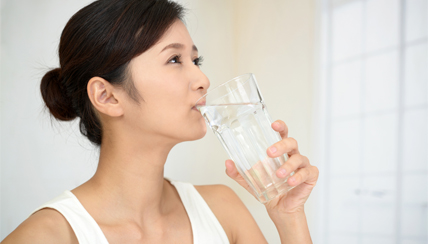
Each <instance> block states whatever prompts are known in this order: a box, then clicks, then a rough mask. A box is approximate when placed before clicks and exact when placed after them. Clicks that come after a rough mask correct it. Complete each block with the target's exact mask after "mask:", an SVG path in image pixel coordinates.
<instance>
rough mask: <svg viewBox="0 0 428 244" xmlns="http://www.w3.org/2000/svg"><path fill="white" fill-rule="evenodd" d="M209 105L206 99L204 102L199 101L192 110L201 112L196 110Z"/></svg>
mask: <svg viewBox="0 0 428 244" xmlns="http://www.w3.org/2000/svg"><path fill="white" fill-rule="evenodd" d="M206 104H207V102H206V100H205V99H204V100H202V101H199V102H198V103H197V104H196V105H195V106H193V107H192V109H194V110H196V111H199V110H198V109H197V108H196V106H205V105H206Z"/></svg>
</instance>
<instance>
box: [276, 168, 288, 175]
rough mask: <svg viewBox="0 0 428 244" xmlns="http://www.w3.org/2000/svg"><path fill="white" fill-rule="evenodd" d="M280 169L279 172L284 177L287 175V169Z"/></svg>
mask: <svg viewBox="0 0 428 244" xmlns="http://www.w3.org/2000/svg"><path fill="white" fill-rule="evenodd" d="M278 171H279V174H280V175H281V176H282V177H284V176H285V174H287V171H286V170H285V169H280V170H278Z"/></svg>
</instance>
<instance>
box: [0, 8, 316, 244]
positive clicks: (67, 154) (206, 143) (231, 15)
mask: <svg viewBox="0 0 428 244" xmlns="http://www.w3.org/2000/svg"><path fill="white" fill-rule="evenodd" d="M89 2H91V1H87V0H73V1H65V0H62V1H58V0H37V1H34V0H18V1H17V0H3V1H2V3H1V23H2V29H1V72H0V78H1V93H0V106H1V115H0V116H1V131H0V133H1V144H0V146H1V175H0V176H1V179H0V183H1V202H0V204H1V211H0V214H1V216H0V219H1V221H0V224H1V226H0V228H1V232H0V239H3V238H4V237H5V236H6V235H7V234H9V233H10V232H11V231H12V230H13V229H14V228H16V226H17V225H18V224H19V223H21V222H22V221H23V220H24V219H25V218H26V217H27V216H28V214H29V213H30V212H31V211H32V210H33V209H34V208H36V207H37V206H39V205H40V204H42V203H44V202H46V201H47V200H49V199H51V198H53V197H55V196H56V195H58V194H60V193H61V192H62V191H63V190H65V189H72V188H74V187H76V186H78V185H79V184H81V183H83V182H84V181H86V180H87V179H88V178H89V177H90V176H91V175H92V174H93V172H94V171H95V169H96V164H97V154H98V153H97V150H96V149H94V148H93V147H92V146H91V145H90V144H89V143H88V142H87V140H86V139H85V138H83V137H82V136H81V135H80V133H79V132H78V128H77V123H76V122H75V123H58V122H53V123H51V122H50V120H49V115H48V113H47V112H44V111H43V103H42V99H41V96H40V92H39V84H40V79H41V77H42V76H43V74H44V73H45V72H46V70H47V68H48V67H56V66H57V65H58V60H57V54H56V51H57V45H58V41H59V37H60V33H61V31H62V28H63V27H64V26H65V23H66V21H67V20H68V19H69V18H70V17H71V15H72V14H73V13H75V12H76V11H77V10H78V9H80V8H81V7H83V6H84V5H86V4H88V3H89ZM179 2H181V3H183V4H184V6H185V7H187V8H188V9H189V11H188V14H187V24H188V28H189V31H190V34H191V35H192V37H193V40H194V42H195V44H196V45H197V46H198V49H199V50H200V53H201V54H202V55H203V56H204V57H205V61H204V64H203V66H202V70H203V71H204V72H205V73H206V74H207V76H208V77H209V78H210V80H211V87H215V86H216V85H219V84H220V83H222V82H224V81H226V80H229V79H231V78H233V77H234V76H237V75H240V74H243V73H246V72H253V73H255V75H256V77H257V80H258V82H259V85H260V88H261V90H262V93H263V95H264V98H265V100H266V103H267V105H268V107H269V112H270V114H271V116H272V118H273V119H282V120H284V121H285V122H286V123H287V124H288V125H289V128H290V136H292V137H295V138H296V139H297V140H298V141H299V145H300V148H301V152H302V153H303V154H306V155H308V156H309V157H310V156H311V147H310V143H311V138H312V137H311V121H312V116H311V114H312V101H313V99H312V89H313V88H312V87H313V85H312V80H313V78H314V72H313V70H314V42H315V41H314V33H315V3H314V1H312V0H287V1H281V0H271V1H263V3H262V1H258V0H245V1H244V0H236V1H229V0H218V1H200V0H199V1H197V0H182V1H179ZM227 158H228V156H227V154H226V152H225V151H224V149H223V148H222V146H221V145H220V142H218V140H217V138H215V136H214V135H213V133H212V132H211V131H208V133H207V135H206V137H205V138H203V139H202V140H199V141H194V142H186V143H182V144H179V145H177V146H176V147H175V148H174V149H173V150H172V152H171V154H170V156H169V158H168V161H167V164H166V169H165V174H166V176H167V177H170V178H173V179H176V180H182V181H188V182H191V183H193V184H225V185H228V186H230V187H231V188H233V189H234V190H235V192H236V193H237V194H238V195H239V196H240V197H241V199H242V200H243V201H244V203H245V204H246V206H247V207H248V208H249V210H250V211H251V213H252V214H253V216H254V217H255V219H256V221H257V222H258V224H259V226H260V228H261V229H262V231H263V233H264V234H265V236H266V238H267V239H268V241H269V243H279V238H278V234H277V232H276V229H275V227H274V225H273V224H272V222H271V221H270V219H269V217H268V215H267V214H266V211H265V209H264V207H263V205H261V204H260V203H258V202H257V201H256V200H255V199H253V198H252V196H250V194H248V193H247V192H246V191H245V190H244V189H241V187H240V186H238V185H237V184H236V183H235V182H234V181H232V180H230V179H229V178H228V176H227V175H226V174H225V173H224V170H225V167H224V161H225V160H226V159H227ZM312 163H313V164H315V165H316V164H317V160H316V159H312ZM190 169H191V170H190ZM315 191H316V190H315ZM315 196H316V192H315V193H314V197H311V198H310V199H309V202H308V204H307V208H306V209H307V213H308V219H309V224H310V227H311V230H312V232H313V233H315V234H313V238H314V241H315V240H316V226H315V219H316V218H317V215H316V211H317V210H316V202H315V200H316V198H315ZM314 210H315V211H314Z"/></svg>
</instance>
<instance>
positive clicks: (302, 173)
mask: <svg viewBox="0 0 428 244" xmlns="http://www.w3.org/2000/svg"><path fill="white" fill-rule="evenodd" d="M272 129H274V130H275V131H277V132H279V134H280V135H281V138H282V140H281V141H279V142H277V143H275V144H274V145H272V146H271V147H269V148H268V149H267V155H268V156H269V157H271V158H275V157H278V156H280V155H283V154H285V153H287V154H288V156H289V159H288V160H287V161H286V162H285V163H284V164H283V165H282V166H281V167H280V168H279V169H278V170H277V171H276V175H277V176H278V177H279V178H285V177H287V176H289V175H290V173H291V172H293V171H294V175H293V176H291V177H289V178H288V180H287V183H288V184H289V185H290V186H291V187H294V188H293V189H291V190H290V191H288V192H285V193H283V194H282V195H280V196H278V197H276V198H274V199H272V200H271V201H269V202H267V203H265V206H266V209H267V211H268V213H269V215H270V216H271V218H272V217H274V216H276V215H283V214H294V213H299V212H303V211H304V204H305V202H306V200H307V199H308V197H309V195H310V193H311V191H312V189H313V188H314V187H315V185H316V182H317V180H318V175H319V172H318V168H317V167H316V166H312V165H311V164H310V163H309V159H308V158H307V157H305V156H303V155H301V154H300V152H299V148H298V145H297V141H296V140H295V139H293V138H289V137H288V128H287V125H286V124H285V123H284V122H283V121H281V120H277V121H275V122H274V123H272ZM274 147H275V148H276V152H274V151H272V148H274ZM284 170H285V171H284ZM284 172H285V173H284ZM226 174H227V175H228V176H229V177H230V178H232V179H233V180H235V181H236V182H238V184H240V185H241V186H242V187H244V188H245V189H247V191H248V192H250V193H251V194H252V195H253V196H254V193H253V191H252V189H251V187H250V186H249V185H248V183H247V182H246V181H245V179H244V178H243V177H242V176H241V175H240V174H239V172H238V170H237V169H236V167H235V164H234V162H233V161H232V160H230V159H229V160H226Z"/></svg>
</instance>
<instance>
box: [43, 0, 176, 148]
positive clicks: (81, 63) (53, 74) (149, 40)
mask: <svg viewBox="0 0 428 244" xmlns="http://www.w3.org/2000/svg"><path fill="white" fill-rule="evenodd" d="M182 17H183V7H182V6H180V5H179V4H177V3H175V2H171V1H169V0H98V1H95V2H93V3H92V4H90V5H88V6H86V7H84V8H83V9H81V10H80V11H79V12H77V13H76V14H75V15H73V17H71V19H70V20H69V21H68V23H67V25H66V26H65V28H64V30H63V32H62V34H61V41H60V44H59V61H60V68H56V69H53V70H50V71H49V72H47V73H46V74H45V76H44V77H43V78H42V82H41V85H40V90H41V93H42V97H43V100H44V101H45V103H46V106H47V107H48V108H49V111H50V113H51V115H53V116H54V117H55V118H56V119H58V120H63V121H69V120H73V119H75V118H76V117H79V118H80V131H81V133H82V134H83V135H85V136H86V137H87V138H88V139H89V140H90V141H91V142H93V143H94V144H96V145H101V141H102V134H103V133H102V126H101V122H100V121H99V119H98V117H97V116H96V113H95V112H94V109H93V108H92V104H91V101H90V100H89V97H88V94H87V89H86V87H87V84H88V81H89V80H90V79H91V78H92V77H95V76H99V77H102V78H104V79H105V80H107V81H109V82H110V83H111V84H114V85H120V86H122V87H123V88H124V89H125V90H126V91H127V93H128V94H129V96H130V97H131V98H132V99H133V100H134V101H136V102H138V101H139V94H138V92H137V91H136V89H135V87H134V83H133V82H132V80H130V79H128V78H129V75H128V72H127V68H128V64H129V62H130V61H131V59H133V58H134V57H136V56H138V55H140V54H141V53H143V52H145V51H146V50H148V49H149V48H150V47H152V46H153V45H154V44H156V43H157V42H158V41H159V39H160V38H161V37H162V35H163V34H164V33H165V31H166V30H167V29H168V28H169V27H170V26H171V25H172V23H174V21H176V20H177V19H180V20H182Z"/></svg>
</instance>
